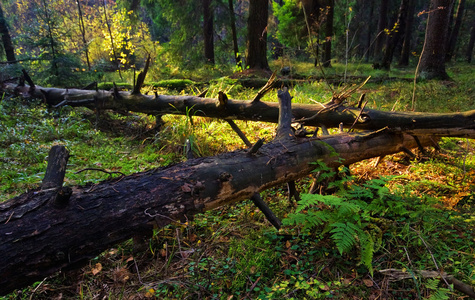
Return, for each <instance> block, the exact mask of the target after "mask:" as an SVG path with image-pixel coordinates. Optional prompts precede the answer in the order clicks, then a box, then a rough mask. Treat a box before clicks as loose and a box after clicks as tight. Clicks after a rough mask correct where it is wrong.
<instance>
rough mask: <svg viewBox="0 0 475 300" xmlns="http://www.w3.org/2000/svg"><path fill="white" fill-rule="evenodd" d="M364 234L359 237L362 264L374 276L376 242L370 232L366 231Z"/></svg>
mask: <svg viewBox="0 0 475 300" xmlns="http://www.w3.org/2000/svg"><path fill="white" fill-rule="evenodd" d="M363 233H364V234H361V235H360V236H359V240H360V251H361V254H360V256H361V258H360V260H361V263H362V264H363V265H364V266H365V267H366V268H368V271H369V273H370V274H371V276H373V255H374V251H375V249H374V241H373V238H372V237H371V235H369V233H368V232H366V231H364V232H363Z"/></svg>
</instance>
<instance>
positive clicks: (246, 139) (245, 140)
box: [225, 119, 252, 147]
mask: <svg viewBox="0 0 475 300" xmlns="http://www.w3.org/2000/svg"><path fill="white" fill-rule="evenodd" d="M225 121H226V122H228V124H229V125H230V126H231V128H232V129H233V130H234V131H235V132H236V133H237V134H238V135H239V137H240V138H241V140H242V141H243V142H244V144H246V146H247V147H252V143H251V142H250V141H249V140H248V138H247V137H246V135H245V134H244V132H242V130H241V129H240V128H239V127H238V126H237V125H236V123H234V121H233V120H228V119H225Z"/></svg>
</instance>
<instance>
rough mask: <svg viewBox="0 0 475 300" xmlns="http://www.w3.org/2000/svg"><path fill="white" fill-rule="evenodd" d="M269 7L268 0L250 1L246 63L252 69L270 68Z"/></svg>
mask: <svg viewBox="0 0 475 300" xmlns="http://www.w3.org/2000/svg"><path fill="white" fill-rule="evenodd" d="M268 9H269V2H268V1H267V0H250V1H249V18H248V21H247V59H246V60H247V61H246V64H247V66H248V67H249V68H250V69H263V70H269V64H268V62H267V18H268V16H269V12H268Z"/></svg>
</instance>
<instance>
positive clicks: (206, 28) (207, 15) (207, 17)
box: [202, 0, 214, 65]
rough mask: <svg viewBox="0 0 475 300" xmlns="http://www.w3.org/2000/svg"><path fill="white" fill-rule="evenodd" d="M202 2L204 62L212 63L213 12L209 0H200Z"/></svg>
mask: <svg viewBox="0 0 475 300" xmlns="http://www.w3.org/2000/svg"><path fill="white" fill-rule="evenodd" d="M202 4H203V37H204V48H205V49H204V52H205V59H206V63H208V64H212V65H214V32H213V31H214V30H213V24H214V22H213V19H214V13H213V8H211V0H202Z"/></svg>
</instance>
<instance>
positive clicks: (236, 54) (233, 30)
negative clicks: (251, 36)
mask: <svg viewBox="0 0 475 300" xmlns="http://www.w3.org/2000/svg"><path fill="white" fill-rule="evenodd" d="M228 5H229V21H230V22H231V34H232V36H233V48H234V58H235V59H236V66H237V67H238V68H239V69H242V61H241V54H239V47H238V40H237V31H236V16H235V15H234V6H233V0H229V3H228Z"/></svg>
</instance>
